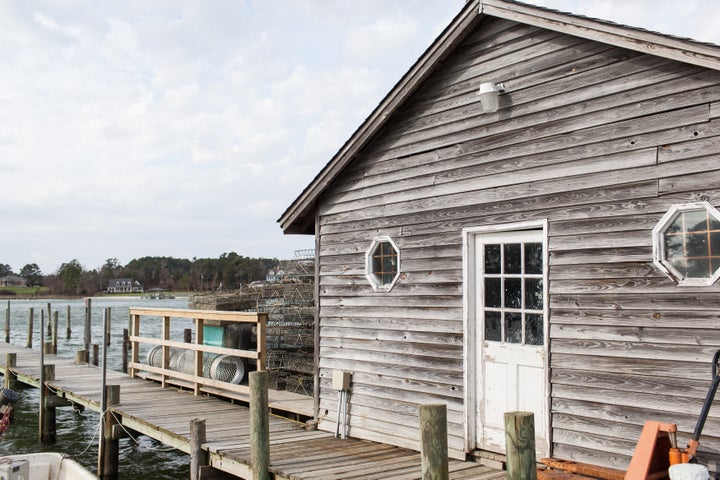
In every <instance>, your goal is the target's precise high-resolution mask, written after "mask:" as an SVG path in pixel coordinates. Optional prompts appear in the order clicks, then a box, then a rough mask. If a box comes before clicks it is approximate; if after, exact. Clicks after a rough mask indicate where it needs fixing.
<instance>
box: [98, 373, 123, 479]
mask: <svg viewBox="0 0 720 480" xmlns="http://www.w3.org/2000/svg"><path fill="white" fill-rule="evenodd" d="M105 399H106V400H105V411H104V412H103V413H101V418H102V432H101V435H100V448H99V449H98V477H100V478H101V480H115V479H117V478H118V464H119V462H120V440H119V439H117V438H115V437H116V436H115V434H114V430H115V428H116V427H115V425H117V424H118V421H117V419H116V418H115V415H114V414H113V412H112V411H110V407H113V406H115V405H118V404H119V403H120V385H107V386H105Z"/></svg>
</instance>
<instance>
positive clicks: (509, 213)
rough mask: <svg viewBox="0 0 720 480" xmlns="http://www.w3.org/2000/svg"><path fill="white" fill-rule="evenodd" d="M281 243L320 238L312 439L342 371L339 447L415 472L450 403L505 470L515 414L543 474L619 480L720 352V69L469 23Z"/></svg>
mask: <svg viewBox="0 0 720 480" xmlns="http://www.w3.org/2000/svg"><path fill="white" fill-rule="evenodd" d="M668 20H671V19H668ZM708 21H711V20H710V19H708ZM379 53H381V52H379ZM279 222H280V225H281V227H282V229H283V230H284V231H285V233H295V234H307V235H315V246H316V249H315V252H316V259H315V261H316V270H315V272H316V273H315V275H316V280H317V283H316V285H317V287H316V299H317V318H316V333H315V334H316V348H317V351H316V359H317V364H316V366H315V368H316V370H315V401H316V403H315V408H316V411H315V414H316V416H317V418H318V419H319V424H318V426H319V428H320V429H321V430H327V431H333V430H334V429H335V419H336V418H338V417H337V405H338V391H337V389H335V388H334V384H333V381H332V380H333V375H334V373H335V370H343V371H348V372H351V373H352V384H351V394H350V397H349V405H348V408H347V411H348V415H347V422H348V434H349V435H350V436H352V437H357V438H365V439H370V440H379V441H382V442H385V443H394V444H396V445H400V446H404V447H411V448H419V445H420V440H421V439H420V432H419V429H418V418H417V411H418V404H423V403H435V402H442V403H445V404H446V405H447V407H448V416H447V423H448V446H449V451H450V455H451V456H453V457H455V458H461V459H464V458H466V456H474V457H479V458H481V459H487V458H491V459H497V458H498V457H497V456H496V455H497V454H503V453H504V452H505V436H504V431H503V428H504V423H503V413H504V412H506V411H512V410H529V411H533V412H534V413H535V435H536V439H535V440H536V441H535V443H536V447H537V452H538V454H539V455H554V456H558V457H563V458H570V459H574V460H579V461H587V462H590V463H599V464H602V465H605V466H608V467H616V468H627V466H628V462H629V459H630V455H632V452H633V449H634V447H635V445H636V442H637V439H638V437H639V435H640V431H641V428H642V425H643V423H644V422H645V421H646V420H658V421H663V422H672V423H677V424H678V429H679V431H678V443H680V444H682V445H684V444H685V442H686V441H687V439H688V437H689V435H690V433H691V432H692V430H693V426H694V424H695V422H696V420H697V416H698V413H699V412H700V409H701V406H702V402H703V399H704V397H705V393H706V391H707V385H708V383H709V382H710V379H711V363H712V358H713V354H714V353H715V351H716V350H717V349H718V348H720V329H719V328H718V325H719V323H718V309H719V308H720V282H718V281H717V280H718V279H719V278H720V47H718V46H715V45H709V44H704V43H698V42H694V41H692V40H688V39H681V38H675V37H670V36H666V35H661V34H658V33H654V32H648V31H645V30H640V29H636V28H631V27H626V26H622V25H617V24H614V23H609V22H604V21H601V20H596V19H591V18H585V17H580V16H577V15H571V14H565V13H561V12H557V11H553V10H548V9H544V8H539V7H532V6H529V5H525V4H522V3H519V2H514V1H510V0H481V1H480V0H470V1H468V2H466V3H465V6H464V7H463V9H462V11H461V12H460V14H459V15H458V16H457V17H456V18H455V19H454V20H453V21H452V23H451V24H450V25H449V26H448V27H447V28H446V29H445V31H444V32H443V33H441V35H440V36H439V37H438V39H437V40H436V41H435V42H434V43H433V44H432V45H431V46H430V47H429V48H428V49H427V51H426V52H425V53H424V54H423V55H422V56H421V57H420V58H419V59H418V61H417V62H416V63H415V65H414V66H413V67H412V68H411V69H410V71H409V72H408V73H407V74H406V75H405V76H403V77H402V78H401V79H400V80H399V81H398V83H397V84H396V86H395V87H394V88H393V89H392V90H391V91H390V92H389V93H388V95H387V96H386V97H385V98H384V99H383V100H382V102H381V103H380V104H379V105H378V107H377V108H376V110H375V111H373V112H372V114H371V115H370V116H369V117H368V118H367V120H366V121H365V122H364V123H362V124H361V125H360V127H359V128H358V129H357V131H356V132H355V133H354V134H353V135H352V136H351V137H350V138H349V139H348V141H347V142H346V143H345V144H344V145H343V147H342V148H341V149H340V151H339V152H338V153H337V154H336V155H335V156H334V157H333V158H332V159H330V161H329V162H328V164H327V165H326V166H325V167H324V168H323V169H322V170H321V171H320V172H319V173H318V175H317V176H316V177H315V179H314V180H312V181H311V182H310V184H308V186H307V187H306V188H305V190H304V191H303V192H302V193H301V194H300V196H299V197H298V198H297V199H296V200H295V201H294V202H293V203H292V204H291V205H290V206H289V207H288V209H287V210H286V212H285V213H284V214H283V215H282V217H281V218H280V220H279ZM714 407H715V408H716V410H715V413H714V414H713V413H711V418H710V419H709V420H710V421H709V422H708V423H707V424H706V425H705V429H704V431H703V439H702V441H701V445H700V450H699V459H700V461H701V462H702V463H706V464H708V465H709V466H710V469H711V471H719V470H720V413H718V410H717V407H718V404H717V402H716V404H715V406H714Z"/></svg>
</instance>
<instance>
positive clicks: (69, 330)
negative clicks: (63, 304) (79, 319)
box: [65, 305, 72, 340]
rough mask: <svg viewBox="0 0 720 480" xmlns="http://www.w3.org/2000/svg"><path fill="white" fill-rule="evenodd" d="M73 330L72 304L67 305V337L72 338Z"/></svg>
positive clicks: (67, 338)
mask: <svg viewBox="0 0 720 480" xmlns="http://www.w3.org/2000/svg"><path fill="white" fill-rule="evenodd" d="M70 337H72V330H71V329H70V305H68V306H67V327H66V328H65V339H66V340H70Z"/></svg>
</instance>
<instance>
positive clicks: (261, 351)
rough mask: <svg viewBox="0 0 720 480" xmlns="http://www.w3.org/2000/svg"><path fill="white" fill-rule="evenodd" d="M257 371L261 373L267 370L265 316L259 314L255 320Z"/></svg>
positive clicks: (264, 314)
mask: <svg viewBox="0 0 720 480" xmlns="http://www.w3.org/2000/svg"><path fill="white" fill-rule="evenodd" d="M257 349H258V360H257V369H258V370H260V371H263V370H265V369H266V368H267V364H266V360H267V358H266V357H267V314H266V313H259V314H258V318H257Z"/></svg>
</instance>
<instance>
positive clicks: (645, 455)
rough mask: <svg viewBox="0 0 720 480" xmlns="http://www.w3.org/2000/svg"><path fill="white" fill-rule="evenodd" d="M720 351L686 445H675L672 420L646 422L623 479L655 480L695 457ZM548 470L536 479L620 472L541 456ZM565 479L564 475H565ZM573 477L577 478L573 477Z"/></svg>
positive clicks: (607, 476) (608, 479)
mask: <svg viewBox="0 0 720 480" xmlns="http://www.w3.org/2000/svg"><path fill="white" fill-rule="evenodd" d="M718 362H720V350H718V351H717V352H715V356H714V357H713V362H712V382H711V383H710V388H709V389H708V392H707V395H706V396H705V403H703V407H702V410H701V411H700V415H699V416H698V420H697V423H696V425H695V430H694V432H693V434H692V437H691V438H690V441H688V444H687V447H685V448H678V446H677V425H676V424H674V423H661V422H655V421H647V422H645V426H644V427H643V429H642V432H641V433H640V438H639V439H638V442H637V446H636V447H635V453H634V454H633V457H632V459H631V460H630V465H629V466H628V469H627V472H624V473H625V476H624V480H656V479H663V478H667V477H668V469H669V468H670V466H672V465H676V464H678V463H688V462H692V461H694V459H695V452H696V451H697V448H698V445H699V443H700V435H701V434H702V430H703V427H704V426H705V420H707V417H708V413H709V412H710V407H711V406H712V402H713V399H714V398H715V393H716V392H717V389H718V384H720V375H719V374H718V370H720V368H719V367H720V365H718ZM540 461H541V462H542V463H543V464H545V465H547V466H548V467H549V468H550V469H555V470H545V471H541V470H538V478H539V479H548V480H550V479H551V478H554V475H553V472H556V471H558V470H560V471H564V472H566V473H569V474H575V475H586V476H587V477H589V478H597V479H602V480H618V472H619V473H620V474H622V473H623V472H622V470H613V469H605V470H607V472H605V471H603V469H600V468H599V467H596V466H595V465H588V464H583V463H578V462H572V461H567V460H560V459H556V458H543V459H542V460H540ZM565 478H567V477H565ZM575 478H576V479H577V478H578V477H575Z"/></svg>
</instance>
